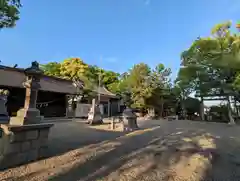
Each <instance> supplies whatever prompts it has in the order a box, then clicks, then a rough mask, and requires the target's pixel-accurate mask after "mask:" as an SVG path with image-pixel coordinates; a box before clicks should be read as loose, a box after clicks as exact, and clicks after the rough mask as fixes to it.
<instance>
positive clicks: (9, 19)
mask: <svg viewBox="0 0 240 181" xmlns="http://www.w3.org/2000/svg"><path fill="white" fill-rule="evenodd" d="M20 7H21V3H20V0H0V29H2V28H11V27H14V26H15V24H16V21H17V20H19V14H20V12H19V9H20Z"/></svg>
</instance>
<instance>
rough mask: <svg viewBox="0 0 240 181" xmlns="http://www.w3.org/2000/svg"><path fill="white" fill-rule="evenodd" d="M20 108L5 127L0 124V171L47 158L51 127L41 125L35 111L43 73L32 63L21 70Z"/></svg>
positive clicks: (47, 124) (44, 124)
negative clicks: (22, 97)
mask: <svg viewBox="0 0 240 181" xmlns="http://www.w3.org/2000/svg"><path fill="white" fill-rule="evenodd" d="M24 73H25V75H26V80H25V81H24V82H23V86H24V87H25V88H26V97H25V104H24V108H22V109H20V110H19V111H18V112H17V116H16V117H11V119H10V122H9V124H0V129H1V132H2V134H1V135H0V148H1V149H0V158H1V159H0V169H5V168H9V167H14V166H18V165H21V164H25V163H28V162H31V161H35V160H38V159H41V158H45V157H47V156H48V137H49V132H50V128H51V127H52V126H53V124H52V123H41V116H40V111H39V110H38V109H37V108H36V101H37V95H38V90H39V88H40V87H41V85H40V79H41V75H42V74H43V72H42V71H41V70H40V69H39V64H38V63H37V62H36V61H35V62H32V66H31V67H29V68H27V69H25V71H24Z"/></svg>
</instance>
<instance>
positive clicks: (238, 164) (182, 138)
mask: <svg viewBox="0 0 240 181" xmlns="http://www.w3.org/2000/svg"><path fill="white" fill-rule="evenodd" d="M239 145H240V143H239V142H238V141H237V140H236V139H234V138H223V137H222V138H221V137H216V136H213V135H211V134H210V133H208V132H207V131H205V130H203V129H201V130H196V129H195V130H194V129H184V128H175V129H172V130H169V129H168V128H167V127H164V126H163V127H162V128H159V127H158V128H156V129H150V130H148V131H146V130H145V131H144V130H140V131H137V132H135V133H130V134H128V135H125V136H122V137H119V138H116V139H114V140H111V141H105V142H101V143H99V144H96V145H94V146H93V145H91V146H89V147H88V149H84V150H82V149H81V151H76V152H75V153H73V154H72V155H71V156H69V157H68V162H69V163H70V162H73V163H74V164H72V165H68V163H63V164H62V162H61V161H59V162H55V163H54V164H55V167H51V166H49V169H50V170H51V171H52V172H53V174H52V176H49V177H48V179H47V180H52V181H65V180H71V181H75V180H82V181H93V180H112V181H113V180H128V181H134V180H139V181H140V180H151V181H154V180H156V181H160V180H177V179H178V180H182V181H187V180H191V181H192V180H194V181H198V180H199V181H200V180H203V181H205V180H206V181H208V180H209V181H210V180H220V181H221V180H223V181H226V180H231V181H235V180H236V181H237V180H240V159H238V153H239V150H240V146H239ZM89 152H93V154H92V155H91V156H90V157H88V158H86V159H83V158H84V157H85V154H87V153H89ZM70 158H71V159H70ZM61 159H64V158H61ZM80 160H82V161H80ZM61 164H62V165H61ZM58 166H59V167H64V166H69V167H68V168H65V169H61V170H60V171H58V172H55V171H54V169H55V168H56V167H58ZM42 172H44V170H42V169H40V170H38V171H36V172H34V173H32V174H31V175H29V174H28V175H23V176H18V177H15V178H14V180H30V178H33V177H34V176H36V175H40V174H41V173H42Z"/></svg>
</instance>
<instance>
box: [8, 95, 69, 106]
mask: <svg viewBox="0 0 240 181" xmlns="http://www.w3.org/2000/svg"><path fill="white" fill-rule="evenodd" d="M12 98H14V99H16V100H20V99H19V98H18V97H17V96H12ZM61 99H65V98H58V99H54V100H51V101H47V102H37V103H36V106H37V107H42V106H45V107H46V106H48V104H50V103H53V102H56V101H58V100H61Z"/></svg>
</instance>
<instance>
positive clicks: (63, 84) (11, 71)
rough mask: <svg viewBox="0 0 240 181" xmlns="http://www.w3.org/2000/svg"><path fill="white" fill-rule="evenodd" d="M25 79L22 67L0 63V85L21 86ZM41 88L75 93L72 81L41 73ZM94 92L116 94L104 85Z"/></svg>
mask: <svg viewBox="0 0 240 181" xmlns="http://www.w3.org/2000/svg"><path fill="white" fill-rule="evenodd" d="M24 80H25V75H24V69H21V68H12V67H7V66H2V65H0V85H1V86H9V87H20V88H23V85H22V83H23V81H24ZM40 85H41V88H40V90H44V91H50V92H59V93H67V94H75V93H76V92H77V90H76V88H75V87H74V86H73V84H72V81H70V80H66V79H61V78H57V77H52V76H46V75H43V77H42V78H41V80H40ZM94 91H95V92H97V93H98V92H99V93H100V94H101V95H105V96H108V97H111V98H116V97H117V96H116V95H115V94H113V93H111V92H110V91H108V90H107V89H106V88H105V87H100V88H98V87H97V86H96V87H95V89H94Z"/></svg>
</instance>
